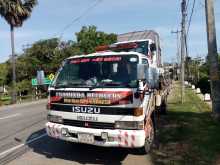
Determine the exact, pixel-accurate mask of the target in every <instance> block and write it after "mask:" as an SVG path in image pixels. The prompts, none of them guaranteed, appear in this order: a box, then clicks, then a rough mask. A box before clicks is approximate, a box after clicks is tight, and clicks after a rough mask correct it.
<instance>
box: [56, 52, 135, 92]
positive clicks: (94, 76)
mask: <svg viewBox="0 0 220 165" xmlns="http://www.w3.org/2000/svg"><path fill="white" fill-rule="evenodd" d="M137 63H138V57H137V56H136V55H120V56H107V57H106V56H98V57H83V58H73V59H68V60H67V61H66V63H65V64H64V65H63V67H61V68H60V70H59V72H58V75H57V78H56V79H55V81H54V82H53V86H55V87H57V88H59V87H65V88H68V87H136V86H137Z"/></svg>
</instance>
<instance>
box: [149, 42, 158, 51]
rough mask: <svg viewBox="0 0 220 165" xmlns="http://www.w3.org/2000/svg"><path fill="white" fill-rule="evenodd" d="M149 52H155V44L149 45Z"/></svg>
mask: <svg viewBox="0 0 220 165" xmlns="http://www.w3.org/2000/svg"><path fill="white" fill-rule="evenodd" d="M150 50H151V52H153V51H156V50H157V47H156V44H155V43H152V44H150Z"/></svg>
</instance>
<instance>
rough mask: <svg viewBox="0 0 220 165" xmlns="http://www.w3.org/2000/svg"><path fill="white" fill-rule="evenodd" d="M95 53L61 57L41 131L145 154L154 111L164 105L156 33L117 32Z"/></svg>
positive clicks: (151, 141) (164, 97)
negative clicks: (116, 40)
mask: <svg viewBox="0 0 220 165" xmlns="http://www.w3.org/2000/svg"><path fill="white" fill-rule="evenodd" d="M96 50H97V52H96V53H93V54H87V55H78V56H73V57H69V58H67V59H65V61H64V62H63V64H62V66H61V68H60V69H59V70H58V72H57V75H56V77H55V79H54V81H53V83H52V85H51V86H50V87H49V99H48V105H47V108H48V117H47V118H48V122H47V123H46V131H47V134H48V135H49V136H51V137H53V138H57V139H62V140H66V141H70V142H76V143H86V144H92V145H97V146H103V147H126V148H140V149H141V150H143V151H145V152H149V151H150V148H151V146H152V144H153V141H154V138H155V117H156V115H155V114H158V113H156V112H157V111H158V109H159V108H158V107H160V106H161V105H162V103H164V104H165V101H166V97H167V94H168V90H167V88H163V89H162V87H161V82H160V80H161V79H160V77H161V73H162V72H161V70H162V69H161V53H160V43H159V35H158V34H157V33H156V32H154V31H142V32H132V33H126V34H122V35H118V42H117V43H115V44H112V45H108V46H100V47H97V49H96Z"/></svg>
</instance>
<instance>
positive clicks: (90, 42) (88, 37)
mask: <svg viewBox="0 0 220 165" xmlns="http://www.w3.org/2000/svg"><path fill="white" fill-rule="evenodd" d="M76 37H77V42H78V45H79V48H80V49H81V50H82V51H83V53H85V54H87V53H92V52H94V51H95V47H97V46H99V45H109V44H112V43H114V42H116V40H117V35H115V34H106V33H104V32H101V31H97V27H96V26H88V27H86V26H83V27H82V29H81V30H80V32H78V33H76Z"/></svg>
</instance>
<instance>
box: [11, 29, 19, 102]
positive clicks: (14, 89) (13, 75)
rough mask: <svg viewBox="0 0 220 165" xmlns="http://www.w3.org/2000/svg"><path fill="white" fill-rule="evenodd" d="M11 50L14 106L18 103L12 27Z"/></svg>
mask: <svg viewBox="0 0 220 165" xmlns="http://www.w3.org/2000/svg"><path fill="white" fill-rule="evenodd" d="M10 28H11V50H12V54H11V55H12V58H11V59H12V61H11V63H12V100H11V103H12V104H14V103H16V95H17V92H16V72H15V69H16V68H15V58H16V57H15V44H14V42H15V41H14V27H13V26H12V25H11V26H10Z"/></svg>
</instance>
